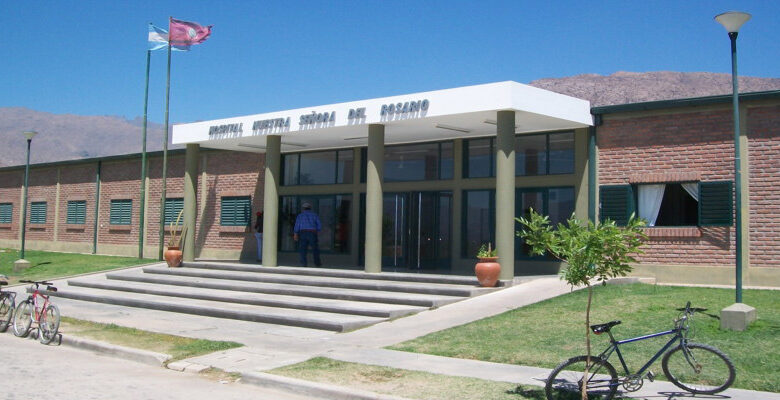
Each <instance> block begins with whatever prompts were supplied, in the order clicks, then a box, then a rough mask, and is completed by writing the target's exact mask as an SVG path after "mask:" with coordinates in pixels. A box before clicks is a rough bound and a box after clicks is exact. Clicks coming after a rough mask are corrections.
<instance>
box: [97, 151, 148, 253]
mask: <svg viewBox="0 0 780 400" xmlns="http://www.w3.org/2000/svg"><path fill="white" fill-rule="evenodd" d="M140 176H141V159H140V158H136V159H128V160H118V161H104V162H103V163H102V167H101V171H100V213H99V219H98V222H99V227H98V249H99V245H100V244H124V245H129V244H138V232H139V231H138V221H139V219H138V215H139V214H138V210H139V206H140V202H141V193H140V191H141V186H140V182H139V177H140ZM123 199H130V200H132V202H133V203H132V218H131V219H132V223H131V224H130V225H112V224H111V218H110V217H111V213H110V211H111V200H123Z"/></svg>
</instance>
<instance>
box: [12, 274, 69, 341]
mask: <svg viewBox="0 0 780 400" xmlns="http://www.w3.org/2000/svg"><path fill="white" fill-rule="evenodd" d="M19 282H22V283H30V284H31V285H30V289H28V291H29V292H31V294H30V296H29V297H27V299H26V300H25V301H23V302H21V303H19V305H17V306H16V311H15V312H14V318H13V319H14V323H13V328H14V335H16V336H19V337H26V336H27V335H28V334H30V327H31V326H32V323H33V321H34V322H35V323H36V324H38V339H39V340H40V341H41V343H43V344H49V343H51V341H52V340H54V338H55V337H57V331H58V330H59V329H60V309H59V308H57V306H56V305H54V304H51V303H50V302H49V296H47V295H45V294H43V293H42V292H41V291H40V290H39V287H40V286H46V291H48V292H56V291H57V288H56V287H54V286H53V285H52V283H51V282H46V281H19Z"/></svg>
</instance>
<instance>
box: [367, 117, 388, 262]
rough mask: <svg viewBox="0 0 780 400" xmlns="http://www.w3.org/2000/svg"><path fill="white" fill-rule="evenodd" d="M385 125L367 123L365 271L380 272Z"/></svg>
mask: <svg viewBox="0 0 780 400" xmlns="http://www.w3.org/2000/svg"><path fill="white" fill-rule="evenodd" d="M384 158H385V126H384V125H381V124H370V125H368V162H367V165H368V168H367V170H366V246H365V247H366V256H365V271H366V272H375V273H376V272H382V196H383V193H384V191H383V189H382V183H383V181H384Z"/></svg>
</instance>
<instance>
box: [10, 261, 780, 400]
mask: <svg viewBox="0 0 780 400" xmlns="http://www.w3.org/2000/svg"><path fill="white" fill-rule="evenodd" d="M57 283H58V284H63V285H64V284H65V283H64V281H63V282H57ZM14 289H22V288H21V287H17V288H14ZM19 291H21V290H19ZM569 291H570V288H569V286H568V285H567V284H566V283H565V282H563V281H561V280H560V279H559V278H558V277H557V276H543V277H535V279H533V280H531V281H528V282H523V283H520V284H517V285H515V286H512V287H510V288H507V289H504V290H501V291H497V292H493V293H489V294H485V295H481V296H477V297H474V298H471V299H468V300H464V301H460V302H457V303H453V304H449V305H446V306H443V307H440V308H437V309H433V310H429V311H424V312H421V313H419V314H415V315H412V316H409V317H404V318H400V319H396V320H392V321H387V322H383V323H380V324H376V325H373V326H370V327H368V328H364V329H360V330H357V331H354V332H349V333H333V332H324V331H317V330H312V329H305V328H295V327H280V326H273V325H270V324H262V323H251V322H246V321H228V320H224V319H219V318H210V317H197V318H195V317H194V316H190V315H181V314H175V313H168V312H163V311H153V310H144V309H135V308H123V307H119V306H110V307H109V306H105V305H100V304H91V303H84V302H77V303H73V302H72V301H67V300H64V299H57V302H58V304H60V307H61V308H65V307H67V308H68V315H69V316H74V317H77V318H83V319H88V320H93V321H98V322H115V321H117V320H118V319H121V320H123V322H125V323H130V324H132V326H134V327H136V328H139V329H144V330H150V331H156V332H163V333H169V334H175V335H182V336H189V337H195V338H205V339H213V340H226V339H229V340H234V341H237V342H241V343H244V344H245V346H244V347H241V348H237V349H232V350H228V351H223V352H217V353H212V354H208V355H205V356H201V357H195V358H191V359H187V360H184V361H183V364H184V365H185V366H186V365H190V364H191V365H192V369H187V370H188V371H189V370H197V368H196V367H197V366H198V365H200V366H211V367H216V368H220V369H222V370H225V371H228V372H238V373H241V374H242V376H243V377H244V379H242V380H243V381H244V382H246V383H253V384H257V385H261V386H268V387H277V388H283V389H285V390H290V391H295V392H297V393H300V394H304V395H308V396H312V397H314V398H328V399H345V398H350V399H397V397H393V396H387V395H378V394H375V393H370V392H365V391H362V390H356V389H352V388H346V387H335V386H333V385H328V384H321V383H316V382H307V381H301V380H296V379H290V378H285V377H279V376H274V375H269V374H265V373H264V371H268V370H271V369H274V368H278V367H282V366H286V365H291V364H295V363H299V362H303V361H306V360H308V359H310V358H313V357H320V356H321V357H328V358H333V359H337V360H341V361H348V362H355V363H362V364H371V365H380V366H387V367H393V368H400V369H407V370H417V371H425V372H432V373H437V374H443V375H450V376H462V377H473V378H479V379H485V380H492V381H500V382H511V383H516V384H524V385H536V386H543V385H544V379H546V377H547V375H548V374H549V371H550V370H549V369H544V368H535V367H526V366H519V365H509V364H498V363H490V362H484V361H475V360H465V359H456V358H447V357H440V356H432V355H426V354H417V353H407V352H399V351H392V350H385V349H383V347H386V346H390V345H393V344H396V343H400V342H404V341H407V340H411V339H414V338H417V337H420V336H423V335H426V334H429V333H432V332H436V331H440V330H442V329H447V328H450V327H454V326H458V325H462V324H465V323H468V322H471V321H475V320H479V319H482V318H486V317H489V316H493V315H497V314H500V313H503V312H505V311H507V310H511V309H514V308H517V307H522V306H525V305H528V304H532V303H536V302H539V301H542V300H545V299H548V298H552V297H556V296H559V295H561V294H565V293H568V292H569ZM182 369H185V368H182ZM631 395H632V396H627V397H628V398H637V399H659V398H660V399H674V398H732V399H736V400H748V399H769V400H772V399H777V400H780V394H778V393H766V392H754V391H748V390H741V389H729V390H727V391H725V392H723V393H719V394H718V395H717V396H715V397H713V396H692V395H690V394H688V393H686V392H681V391H680V389H678V388H677V387H676V386H673V385H672V384H670V383H667V382H653V383H651V382H645V387H644V388H643V389H642V390H641V391H639V392H636V393H631Z"/></svg>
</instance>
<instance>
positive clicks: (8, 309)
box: [0, 293, 15, 332]
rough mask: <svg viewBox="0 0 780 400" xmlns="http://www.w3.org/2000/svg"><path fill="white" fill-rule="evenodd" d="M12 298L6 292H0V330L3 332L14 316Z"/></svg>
mask: <svg viewBox="0 0 780 400" xmlns="http://www.w3.org/2000/svg"><path fill="white" fill-rule="evenodd" d="M14 306H15V304H14V299H13V297H11V296H10V295H8V294H5V293H2V294H0V332H5V331H6V330H7V329H8V325H9V324H10V323H11V319H12V318H13V316H14Z"/></svg>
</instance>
